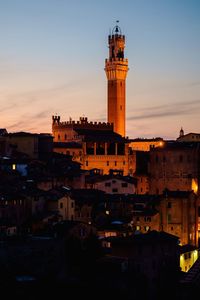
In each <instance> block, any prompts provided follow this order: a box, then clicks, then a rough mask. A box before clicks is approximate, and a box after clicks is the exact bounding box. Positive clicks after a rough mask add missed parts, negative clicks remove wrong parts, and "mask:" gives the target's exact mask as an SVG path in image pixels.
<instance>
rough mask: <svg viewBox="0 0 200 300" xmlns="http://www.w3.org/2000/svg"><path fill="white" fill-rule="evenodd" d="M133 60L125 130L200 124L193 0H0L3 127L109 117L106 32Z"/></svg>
mask: <svg viewBox="0 0 200 300" xmlns="http://www.w3.org/2000/svg"><path fill="white" fill-rule="evenodd" d="M116 20H119V26H120V28H121V30H122V33H123V34H125V36H126V48H125V57H126V58H128V60H129V72H128V77H127V88H126V92H127V93H126V105H127V118H126V120H127V121H126V128H127V136H129V137H130V138H137V137H144V138H153V137H163V138H166V139H175V138H177V137H178V135H179V130H180V128H181V126H182V127H183V129H184V131H185V133H189V132H196V133H199V132H200V128H199V127H200V126H199V116H200V1H199V0H187V1H186V0H123V1H122V0H121V1H119V0H101V1H96V0H73V1H70V0H34V1H33V0H0V39H1V40H0V45H1V46H0V128H6V129H7V130H8V131H9V132H15V131H21V130H22V131H29V132H37V133H41V132H48V133H51V117H52V115H55V114H57V115H60V116H61V121H67V120H69V118H70V117H71V118H72V119H74V120H78V119H79V117H81V116H87V117H88V119H89V121H106V120H107V79H106V75H105V72H104V65H105V58H107V57H108V43H107V38H108V34H109V31H110V30H111V29H112V28H113V27H114V26H115V23H116Z"/></svg>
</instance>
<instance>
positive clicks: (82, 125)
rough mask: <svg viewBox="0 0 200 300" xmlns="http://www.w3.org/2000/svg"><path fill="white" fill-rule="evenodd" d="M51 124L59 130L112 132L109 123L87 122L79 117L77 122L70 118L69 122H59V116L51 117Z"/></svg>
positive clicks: (84, 118) (85, 118)
mask: <svg viewBox="0 0 200 300" xmlns="http://www.w3.org/2000/svg"><path fill="white" fill-rule="evenodd" d="M52 120H53V124H52V125H55V126H58V127H60V128H64V127H66V128H74V129H95V130H101V129H104V130H113V124H112V123H109V122H96V121H95V122H91V121H90V122H88V118H87V117H80V118H79V121H74V120H72V119H71V118H70V119H69V121H65V122H60V116H52Z"/></svg>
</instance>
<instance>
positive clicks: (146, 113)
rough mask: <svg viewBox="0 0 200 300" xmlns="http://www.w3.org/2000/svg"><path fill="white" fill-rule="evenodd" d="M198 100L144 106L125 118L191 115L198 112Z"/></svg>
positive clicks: (199, 103) (199, 108)
mask: <svg viewBox="0 0 200 300" xmlns="http://www.w3.org/2000/svg"><path fill="white" fill-rule="evenodd" d="M199 110H200V100H193V101H190V102H178V103H170V104H167V105H159V106H154V107H152V106H151V107H145V108H142V109H140V110H138V111H135V113H136V114H135V115H132V116H130V115H129V116H127V120H142V119H154V118H161V117H162V118H163V117H170V116H180V115H191V114H195V113H199Z"/></svg>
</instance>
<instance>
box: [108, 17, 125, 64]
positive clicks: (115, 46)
mask: <svg viewBox="0 0 200 300" xmlns="http://www.w3.org/2000/svg"><path fill="white" fill-rule="evenodd" d="M118 22H119V21H118V20H117V21H116V23H117V24H116V25H115V27H114V28H113V30H112V34H110V35H109V36H108V45H109V60H110V61H112V60H118V61H119V60H124V48H125V35H122V31H121V28H120V27H119V25H118Z"/></svg>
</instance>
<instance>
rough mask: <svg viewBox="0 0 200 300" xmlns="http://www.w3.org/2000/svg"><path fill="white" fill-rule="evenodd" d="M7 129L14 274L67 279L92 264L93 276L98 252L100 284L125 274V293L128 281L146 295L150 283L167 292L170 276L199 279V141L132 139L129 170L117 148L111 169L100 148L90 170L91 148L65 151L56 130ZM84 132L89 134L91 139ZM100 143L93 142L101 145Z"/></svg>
mask: <svg viewBox="0 0 200 300" xmlns="http://www.w3.org/2000/svg"><path fill="white" fill-rule="evenodd" d="M87 130H88V129H87ZM0 134H1V135H0V178H1V180H0V239H1V242H2V247H1V250H0V259H1V265H2V270H4V272H5V273H6V272H7V273H8V274H11V273H12V274H15V276H16V278H17V276H19V275H24V274H31V275H33V276H35V277H39V278H44V277H45V276H47V274H48V276H50V274H51V275H52V278H54V279H55V278H56V279H58V278H67V277H69V274H72V273H74V272H75V273H76V272H78V271H77V270H79V272H82V269H84V270H85V272H86V270H87V275H88V276H89V274H88V273H89V271H88V270H91V268H92V266H93V267H94V261H92V263H91V260H93V259H94V257H95V272H94V269H93V276H94V277H95V278H96V282H94V284H97V282H98V284H100V285H103V284H104V283H105V281H106V282H110V286H113V287H114V286H115V285H116V282H117V281H118V280H119V279H120V278H121V279H120V280H121V284H118V288H119V289H120V291H121V292H122V290H123V286H124V285H125V286H126V292H127V291H129V292H130V293H131V294H132V293H133V294H134V293H135V294H136V295H139V294H140V293H141V282H142V283H143V285H144V287H145V288H143V291H144V292H147V291H149V290H151V289H152V291H151V292H152V295H154V296H155V294H156V293H157V294H156V295H159V297H161V294H160V293H161V290H162V291H163V289H164V290H166V291H167V286H168V284H169V283H170V284H174V283H173V282H175V283H176V288H177V283H179V285H181V282H189V283H190V284H191V280H189V279H187V276H188V275H189V273H190V271H192V270H194V266H195V264H197V263H198V257H199V211H200V209H199V206H200V205H199V194H198V183H199V157H200V156H199V149H200V148H199V143H198V141H190V140H189V141H188V140H187V141H181V140H179V139H180V138H179V139H177V140H176V141H162V145H160V141H161V140H160V139H158V140H157V139H156V140H142V139H141V140H140V139H137V140H135V144H134V140H131V141H129V147H128V152H127V155H128V158H127V160H126V162H128V161H130V160H131V159H130V157H131V158H132V157H134V160H132V161H131V171H130V172H127V171H126V172H125V175H124V170H123V168H118V167H117V166H116V168H114V165H112V168H110V169H109V170H108V165H109V154H108V153H106V161H105V164H104V165H105V169H104V168H94V166H95V159H97V160H98V161H99V157H100V156H101V157H102V156H104V155H103V154H102V153H100V154H98V153H96V151H97V150H95V151H94V152H93V153H92V152H90V160H89V161H92V159H93V164H92V167H93V168H89V166H88V167H87V168H85V164H83V165H82V163H81V159H80V158H82V159H83V160H84V161H85V158H84V153H83V152H81V153H80V157H79V159H78V160H77V157H78V155H77V153H74V155H73V153H69V152H65V151H56V149H58V146H60V142H58V141H57V142H55V141H54V140H53V136H52V135H50V134H31V133H25V132H18V133H8V132H7V131H6V130H1V132H0ZM195 137H196V135H195ZM84 138H85V136H84V134H83V132H82V144H81V147H85V144H84V143H85V142H84V140H85V139H84ZM87 138H88V136H87ZM184 138H186V137H185V136H184ZM188 138H191V135H190V136H189V137H188ZM124 142H125V143H126V144H127V140H126V141H124ZM57 143H59V144H57ZM95 143H97V142H96V141H94V140H93V141H90V146H91V147H95V149H97V148H96V147H97V146H96V145H95ZM151 144H152V145H151ZM79 145H80V141H79ZM92 145H93V146H92ZM134 145H135V149H134ZM68 146H69V142H68V143H67V142H66V144H65V147H68ZM147 146H148V147H147ZM62 147H63V144H62ZM142 147H143V148H144V150H141V149H142ZM62 149H64V148H62ZM79 149H80V147H79ZM65 150H66V149H65ZM67 151H68V150H67ZM85 155H87V154H85ZM114 155H115V156H119V155H121V154H118V153H115V154H113V153H112V154H111V156H112V157H111V159H112V160H113V159H114V160H116V161H119V157H118V158H117V159H116V158H113V156H114ZM91 157H92V158H91ZM123 161H124V160H123ZM133 161H134V168H133ZM103 163H104V158H103ZM103 163H102V165H103ZM97 165H98V166H99V164H98V163H97ZM122 165H123V163H122ZM133 169H134V170H135V171H134V173H133V172H132V170H133ZM126 170H129V165H128V167H126ZM16 241H18V242H17V244H16ZM19 241H20V242H19ZM19 243H21V244H20V245H21V246H19ZM77 243H78V245H79V250H78V246H77ZM66 245H67V246H66ZM8 249H9V251H8ZM80 249H81V250H80ZM80 251H81V252H80ZM8 252H9V254H8ZM27 252H29V254H27ZM88 253H89V254H88ZM75 254H76V255H75ZM11 257H12V259H10V258H11ZM13 257H16V259H13ZM69 257H70V259H69ZM80 257H82V259H80ZM78 258H79V259H78ZM97 258H98V259H97ZM11 262H12V264H11ZM33 262H34V263H33ZM86 262H87V266H86ZM41 265H43V267H41ZM89 266H90V267H89ZM196 269H197V270H196V273H198V268H196ZM10 270H12V272H11V271H10ZM19 270H20V272H19ZM97 270H98V271H97ZM2 272H3V271H2ZM18 273H20V274H18ZM94 273H95V275H94ZM193 273H194V271H193ZM55 274H56V275H55ZM127 274H129V275H127ZM130 274H131V275H130ZM172 274H173V276H172ZM116 276H118V277H116ZM127 276H129V277H130V278H132V284H131V285H130V283H129V285H130V286H127V282H128V281H127ZM194 277H195V276H193V277H191V278H192V280H193V281H194ZM114 278H115V280H114ZM117 278H118V279H117ZM130 278H129V280H130ZM133 278H134V280H133ZM195 278H197V277H195ZM180 279H181V280H182V281H181V280H180ZM184 280H185V281H184ZM193 281H192V282H193ZM197 281H198V280H197ZM197 281H196V282H197ZM134 282H137V284H134ZM144 282H145V283H144ZM184 284H185V283H184ZM195 284H196V283H195ZM196 285H197V286H198V284H196ZM153 286H154V287H158V286H159V289H156V291H155V290H154V289H155V288H152V287H153ZM177 290H178V291H179V289H177ZM188 291H189V293H190V292H191V291H190V288H188V290H187V292H188Z"/></svg>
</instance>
